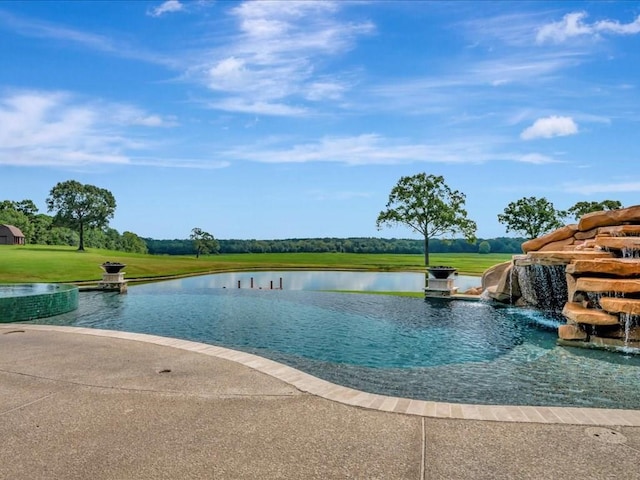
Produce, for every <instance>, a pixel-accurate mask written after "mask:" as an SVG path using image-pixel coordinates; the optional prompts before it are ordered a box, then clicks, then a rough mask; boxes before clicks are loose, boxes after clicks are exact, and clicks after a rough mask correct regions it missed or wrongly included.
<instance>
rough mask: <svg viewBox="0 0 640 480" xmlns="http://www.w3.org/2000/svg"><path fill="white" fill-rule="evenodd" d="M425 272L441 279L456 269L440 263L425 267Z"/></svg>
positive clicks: (447, 276)
mask: <svg viewBox="0 0 640 480" xmlns="http://www.w3.org/2000/svg"><path fill="white" fill-rule="evenodd" d="M427 272H429V273H430V274H431V275H433V277H434V278H437V279H440V280H443V279H446V278H449V277H450V276H451V275H453V274H454V273H455V272H456V269H455V268H453V267H446V266H441V265H440V266H436V267H427Z"/></svg>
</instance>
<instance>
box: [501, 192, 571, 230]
mask: <svg viewBox="0 0 640 480" xmlns="http://www.w3.org/2000/svg"><path fill="white" fill-rule="evenodd" d="M566 216H567V214H566V212H564V211H562V210H556V209H555V208H554V206H553V203H551V202H550V201H548V200H547V199H546V198H544V197H543V198H536V197H524V198H521V199H520V200H518V201H517V202H511V203H509V205H507V208H505V209H504V213H501V214H499V215H498V221H499V222H500V223H502V224H504V225H506V227H507V232H510V231H512V232H520V233H522V234H524V235H525V236H526V237H527V238H528V239H532V238H537V237H539V236H540V235H542V234H544V233H547V232H549V231H551V230H554V229H556V228H559V227H561V226H562V225H563V223H562V219H563V218H564V217H566Z"/></svg>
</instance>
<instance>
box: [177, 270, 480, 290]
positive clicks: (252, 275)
mask: <svg viewBox="0 0 640 480" xmlns="http://www.w3.org/2000/svg"><path fill="white" fill-rule="evenodd" d="M180 282H182V285H180V286H179V287H178V286H177V285H176V284H172V285H168V284H167V285H166V287H167V288H183V287H184V286H187V285H189V286H192V287H196V288H238V285H239V286H240V288H256V289H263V290H270V289H278V288H280V285H282V288H283V289H284V290H345V291H365V292H421V291H423V290H424V287H425V274H424V273H418V272H415V273H414V272H383V273H380V272H334V271H331V272H319V271H295V272H291V271H284V272H280V271H274V272H233V273H218V274H215V275H205V276H199V277H191V278H186V279H183V280H180ZM480 282H481V279H480V277H471V276H462V275H459V276H457V277H456V278H455V281H454V285H455V286H457V287H458V290H459V291H460V292H463V291H465V290H468V289H469V288H471V287H478V286H480Z"/></svg>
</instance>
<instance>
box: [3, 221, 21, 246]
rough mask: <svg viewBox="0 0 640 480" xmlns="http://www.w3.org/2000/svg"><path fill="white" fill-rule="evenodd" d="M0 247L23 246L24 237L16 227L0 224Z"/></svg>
mask: <svg viewBox="0 0 640 480" xmlns="http://www.w3.org/2000/svg"><path fill="white" fill-rule="evenodd" d="M0 245H24V235H23V234H22V232H21V231H20V229H19V228H18V227H14V226H13V225H3V224H0Z"/></svg>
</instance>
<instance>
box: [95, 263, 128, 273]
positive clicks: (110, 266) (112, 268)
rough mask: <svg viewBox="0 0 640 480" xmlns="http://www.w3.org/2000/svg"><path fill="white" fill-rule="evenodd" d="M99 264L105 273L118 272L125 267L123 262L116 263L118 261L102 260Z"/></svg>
mask: <svg viewBox="0 0 640 480" xmlns="http://www.w3.org/2000/svg"><path fill="white" fill-rule="evenodd" d="M100 266H101V267H102V268H103V269H104V271H105V272H107V273H120V270H122V269H123V268H124V267H126V265H125V264H124V263H118V262H104V263H103V264H102V265H100Z"/></svg>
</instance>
